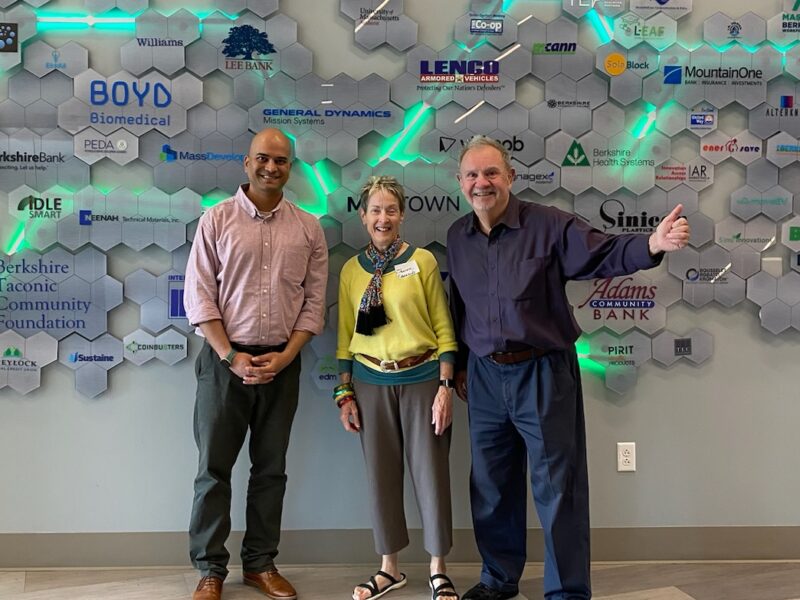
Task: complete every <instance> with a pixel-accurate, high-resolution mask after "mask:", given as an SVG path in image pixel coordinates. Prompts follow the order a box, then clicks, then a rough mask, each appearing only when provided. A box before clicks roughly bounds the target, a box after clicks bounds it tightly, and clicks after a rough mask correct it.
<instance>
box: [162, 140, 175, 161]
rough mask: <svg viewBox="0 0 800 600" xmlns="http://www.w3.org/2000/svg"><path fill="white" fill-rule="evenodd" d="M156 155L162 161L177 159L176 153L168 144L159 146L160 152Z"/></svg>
mask: <svg viewBox="0 0 800 600" xmlns="http://www.w3.org/2000/svg"><path fill="white" fill-rule="evenodd" d="M158 156H159V158H160V159H161V160H162V161H164V162H168V163H170V162H175V161H176V160H178V153H177V152H175V150H173V149H172V148H170V147H169V144H164V145H163V146H161V153H160V154H159V155H158Z"/></svg>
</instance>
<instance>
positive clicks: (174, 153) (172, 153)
mask: <svg viewBox="0 0 800 600" xmlns="http://www.w3.org/2000/svg"><path fill="white" fill-rule="evenodd" d="M158 156H159V158H160V159H161V161H162V162H166V163H171V162H175V161H176V160H189V161H195V160H217V161H219V160H221V161H225V160H233V161H237V162H242V161H243V160H244V154H239V153H236V152H226V153H223V152H184V151H183V150H173V149H172V148H171V147H170V145H169V144H164V145H163V146H161V152H160V153H159V155H158Z"/></svg>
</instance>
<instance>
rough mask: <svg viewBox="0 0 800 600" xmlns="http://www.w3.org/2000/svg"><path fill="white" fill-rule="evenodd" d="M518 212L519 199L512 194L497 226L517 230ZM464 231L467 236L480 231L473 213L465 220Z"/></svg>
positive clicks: (476, 217)
mask: <svg viewBox="0 0 800 600" xmlns="http://www.w3.org/2000/svg"><path fill="white" fill-rule="evenodd" d="M519 211H520V201H519V198H517V197H516V196H515V195H514V194H509V197H508V205H507V206H506V211H505V212H504V213H503V216H502V217H500V220H499V221H498V222H497V225H505V226H506V227H507V228H509V229H519ZM497 225H495V227H497ZM464 229H465V232H466V233H467V234H468V235H470V234H473V233H476V232H478V231H480V230H481V228H480V225H479V224H478V216H477V215H476V214H475V213H474V212H473V213H472V218H471V219H467V222H466V224H465V228H464Z"/></svg>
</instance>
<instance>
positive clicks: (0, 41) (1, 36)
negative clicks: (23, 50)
mask: <svg viewBox="0 0 800 600" xmlns="http://www.w3.org/2000/svg"><path fill="white" fill-rule="evenodd" d="M18 51H19V26H18V25H17V24H16V23H0V52H18Z"/></svg>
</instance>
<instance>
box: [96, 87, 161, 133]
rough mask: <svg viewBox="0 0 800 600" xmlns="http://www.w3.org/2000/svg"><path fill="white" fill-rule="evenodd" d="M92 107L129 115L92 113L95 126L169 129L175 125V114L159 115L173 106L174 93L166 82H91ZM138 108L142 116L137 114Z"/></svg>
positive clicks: (97, 111)
mask: <svg viewBox="0 0 800 600" xmlns="http://www.w3.org/2000/svg"><path fill="white" fill-rule="evenodd" d="M89 104H91V105H92V106H93V107H101V108H103V109H105V108H106V107H108V108H109V109H113V108H115V107H116V108H125V109H126V114H109V113H106V112H104V111H103V110H94V109H93V110H92V111H91V112H90V113H89V123H90V124H92V125H96V124H100V125H117V126H120V127H124V126H144V127H169V126H170V125H171V124H172V115H170V114H166V115H164V114H158V112H159V111H160V110H163V109H166V108H167V107H169V106H170V105H171V104H172V92H171V91H170V89H169V87H167V84H165V83H164V82H162V81H155V82H151V81H141V80H134V81H125V80H116V81H108V80H105V79H92V80H91V81H90V82H89ZM136 109H138V111H139V112H138V114H135V112H136ZM151 111H152V112H151Z"/></svg>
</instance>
